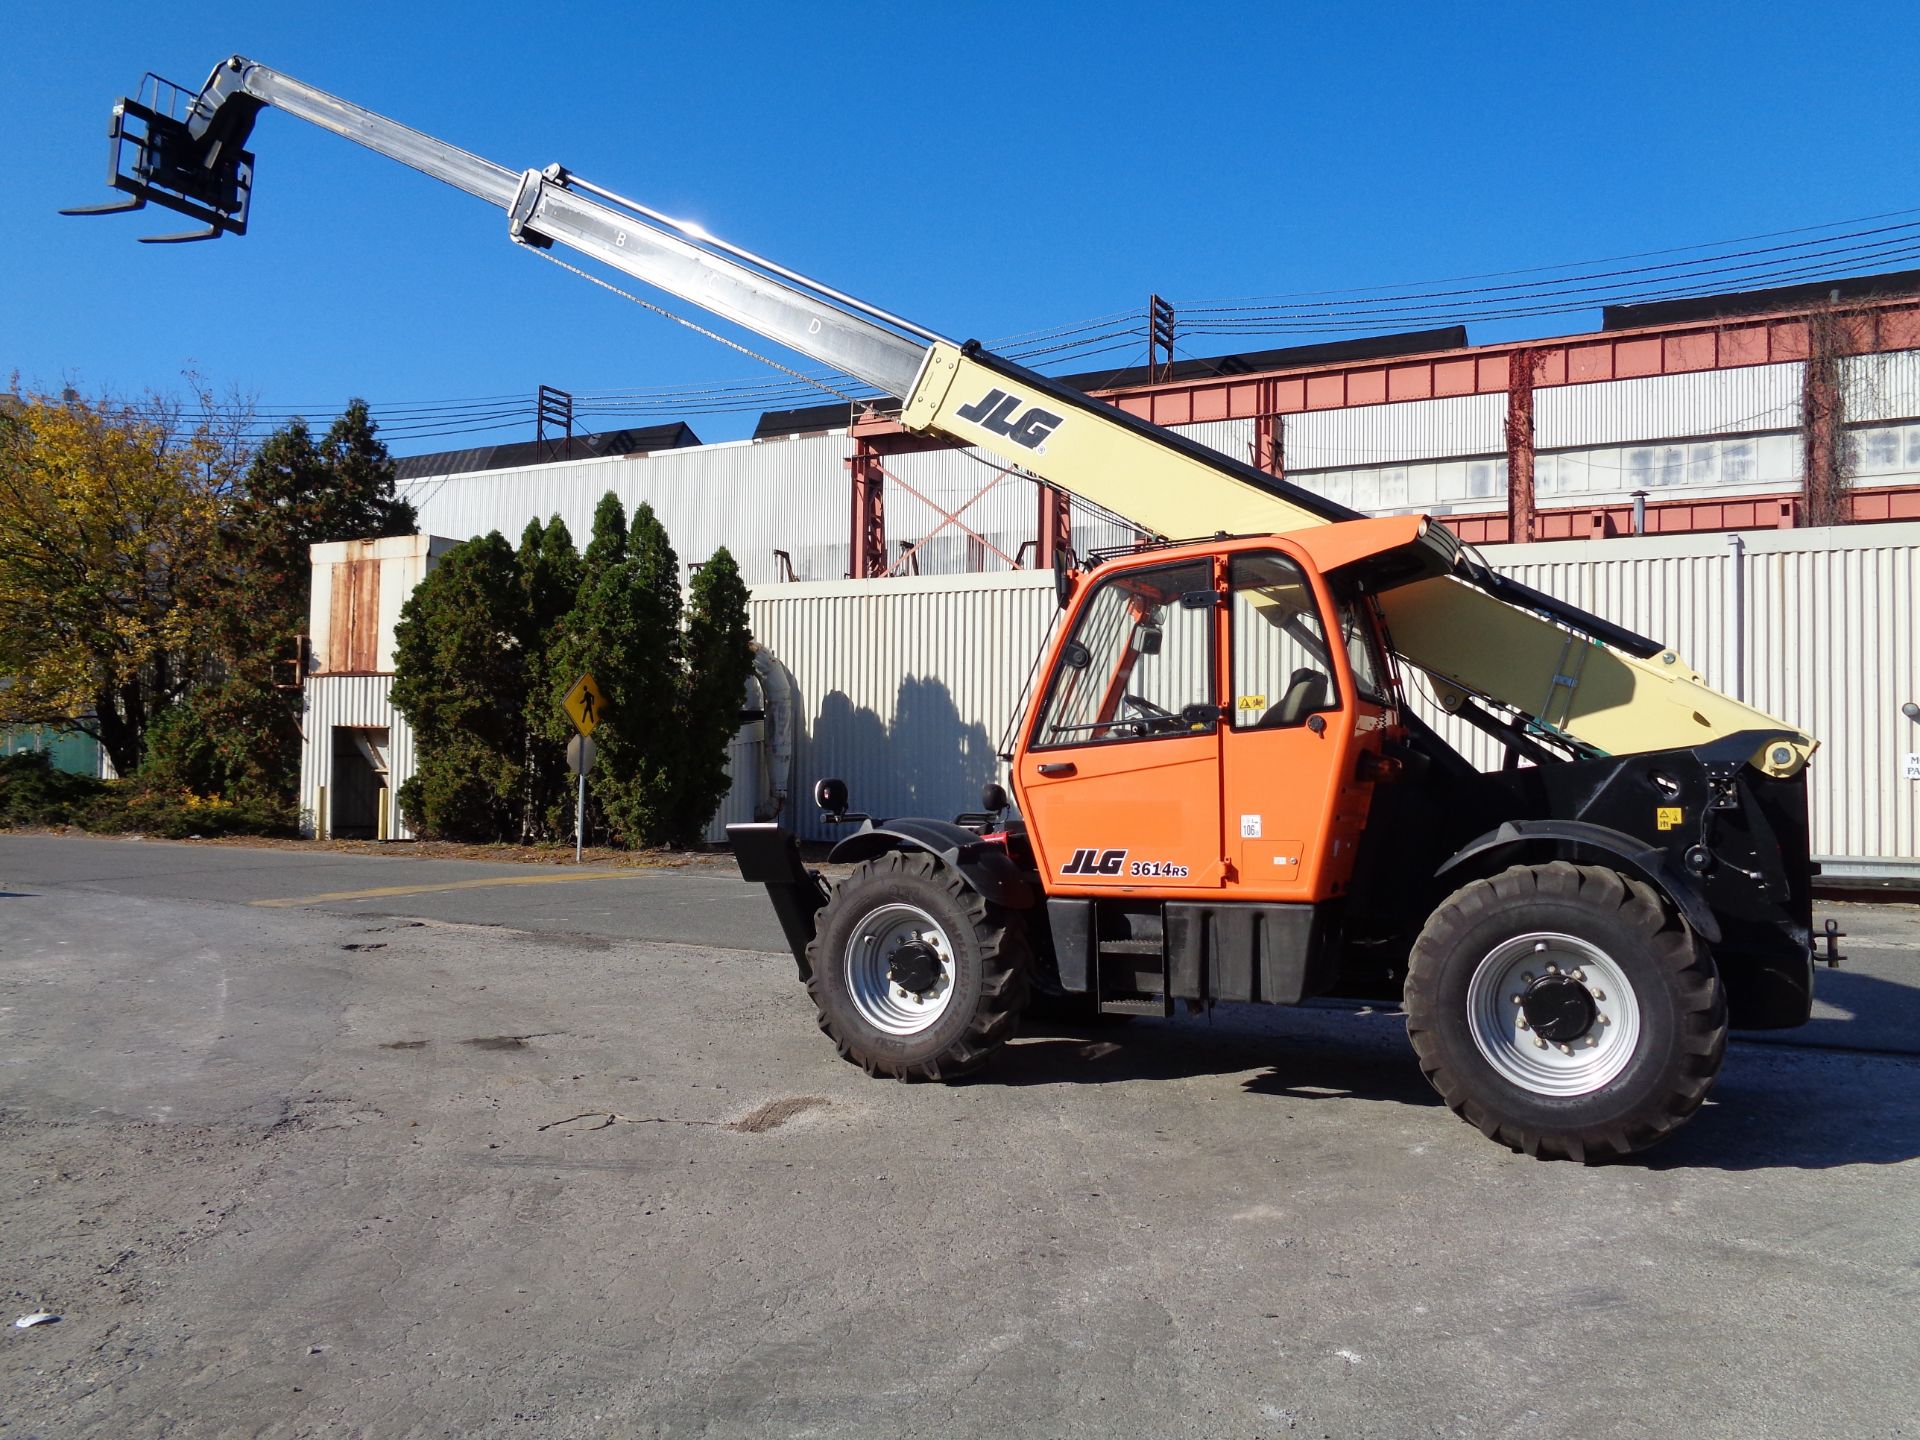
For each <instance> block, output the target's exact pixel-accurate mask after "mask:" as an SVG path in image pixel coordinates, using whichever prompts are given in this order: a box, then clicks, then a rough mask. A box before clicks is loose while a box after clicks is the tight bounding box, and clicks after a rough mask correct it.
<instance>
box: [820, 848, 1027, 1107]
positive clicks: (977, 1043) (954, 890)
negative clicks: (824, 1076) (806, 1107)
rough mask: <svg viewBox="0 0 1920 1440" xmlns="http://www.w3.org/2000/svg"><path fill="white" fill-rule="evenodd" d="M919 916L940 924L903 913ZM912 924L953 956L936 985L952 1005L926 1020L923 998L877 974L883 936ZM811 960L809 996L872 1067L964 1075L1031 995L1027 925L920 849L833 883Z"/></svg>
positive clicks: (900, 1074) (925, 1075) (1001, 1040)
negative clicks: (919, 1009) (920, 1011)
mask: <svg viewBox="0 0 1920 1440" xmlns="http://www.w3.org/2000/svg"><path fill="white" fill-rule="evenodd" d="M916 912H917V913H918V914H920V915H924V916H926V917H927V918H928V919H930V920H931V922H932V926H931V927H920V926H919V922H918V921H915V920H912V919H911V918H907V919H905V920H902V919H901V918H900V917H911V916H912V915H913V914H914V913H916ZM877 917H889V918H877ZM901 924H905V925H907V926H908V927H909V933H910V934H912V933H913V931H914V927H918V928H919V929H921V930H924V931H925V932H926V933H925V936H924V937H921V938H926V939H929V940H932V941H933V943H934V946H935V950H936V951H937V953H938V955H939V958H940V959H941V960H943V961H944V962H945V964H944V965H943V966H942V967H941V969H942V973H941V975H940V978H939V980H938V988H937V989H936V990H935V991H930V992H929V993H937V994H938V995H939V997H940V1004H941V1006H942V1007H943V1008H941V1009H940V1010H939V1012H938V1014H937V1015H934V1016H931V1017H929V1018H926V1020H925V1023H924V1024H923V1025H920V1017H918V1016H916V1015H915V1013H914V1009H915V997H913V996H911V995H909V994H907V993H905V992H904V991H903V992H898V993H895V992H893V991H892V990H891V987H890V985H889V983H888V982H886V981H885V979H884V977H882V978H879V979H876V975H875V969H876V965H877V964H878V962H877V961H876V960H874V959H871V958H869V957H871V956H873V955H874V954H875V953H876V945H877V943H878V942H877V941H876V938H875V937H876V935H881V934H889V933H890V934H895V935H897V934H899V933H901V932H900V925H901ZM935 931H937V932H938V937H937V939H936V938H935V936H934V932H935ZM807 962H808V966H809V969H810V970H811V972H812V973H811V974H810V975H809V977H808V979H807V993H808V994H809V995H811V996H812V997H813V1003H814V1007H815V1008H816V1009H817V1010H818V1011H819V1012H820V1028H821V1030H823V1031H825V1032H826V1034H827V1036H828V1037H829V1038H830V1039H831V1040H832V1041H833V1042H834V1045H835V1046H836V1047H837V1048H838V1050H839V1052H840V1056H841V1058H842V1059H844V1060H846V1061H848V1062H849V1063H851V1064H855V1065H858V1066H860V1067H861V1068H863V1069H864V1070H865V1071H866V1072H867V1073H868V1074H869V1075H888V1076H892V1077H894V1078H895V1079H899V1080H955V1079H958V1078H960V1077H961V1076H963V1075H968V1074H971V1073H972V1072H973V1071H975V1070H978V1069H979V1068H980V1067H981V1066H982V1065H984V1064H986V1063H987V1061H988V1060H989V1059H990V1058H992V1056H993V1053H994V1052H995V1051H996V1050H998V1049H999V1048H1000V1047H1001V1046H1002V1045H1004V1044H1006V1042H1007V1041H1008V1040H1011V1039H1012V1038H1013V1036H1014V1033H1015V1030H1016V1029H1017V1027H1018V1025H1019V1021H1020V1012H1021V1011H1022V1009H1023V1008H1025V1006H1026V1003H1027V967H1028V964H1029V961H1028V952H1027V941H1026V933H1025V931H1024V929H1023V928H1022V927H1021V926H1020V925H1019V924H1017V923H1015V920H1014V918H1013V917H1011V916H1010V915H1009V914H1008V913H1007V912H1006V911H1005V910H1003V909H1002V908H1001V907H1000V906H998V905H994V904H992V903H990V902H989V901H988V900H986V899H985V898H984V897H983V896H981V895H980V894H979V892H978V891H976V890H974V889H973V888H972V887H971V886H970V885H968V884H967V882H966V879H965V878H964V877H963V876H961V875H960V874H959V873H958V872H956V871H954V870H952V869H949V868H948V867H947V866H945V865H942V864H941V863H940V862H939V861H938V860H937V859H935V858H934V857H933V856H931V855H928V854H925V853H920V852H908V851H891V852H889V853H888V854H885V855H880V856H876V857H875V858H874V859H871V860H867V861H864V862H863V863H861V864H860V865H858V866H856V867H855V868H854V870H853V872H852V873H851V874H850V875H848V876H847V878H846V879H845V880H842V881H841V882H840V883H839V884H838V885H836V886H834V888H833V894H832V895H831V897H829V899H828V901H827V903H826V905H825V907H824V908H823V909H822V910H821V911H820V914H819V918H818V921H817V924H816V927H815V931H814V938H813V942H812V943H811V944H810V945H808V946H807ZM916 983H917V982H916ZM883 990H884V992H885V993H882V991H883ZM883 1020H885V1021H888V1022H890V1023H891V1025H892V1028H885V1027H883V1025H882V1024H881V1023H880V1022H881V1021H883ZM916 1025H920V1028H913V1027H915V1026H916ZM902 1032H905V1033H902Z"/></svg>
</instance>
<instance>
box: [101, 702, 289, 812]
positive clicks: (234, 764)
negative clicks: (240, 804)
mask: <svg viewBox="0 0 1920 1440" xmlns="http://www.w3.org/2000/svg"><path fill="white" fill-rule="evenodd" d="M299 772H300V732H299V731H298V729H296V728H295V727H294V725H293V724H292V723H291V715H290V710H289V706H288V702H287V696H286V692H284V691H279V690H275V689H273V688H271V687H270V686H263V685H261V684H259V683H258V682H257V681H255V680H253V679H251V678H250V677H248V676H246V675H244V674H239V675H230V676H229V677H228V678H227V679H225V680H222V681H219V682H217V683H214V684H209V685H203V686H201V687H200V688H199V689H197V690H195V691H193V692H192V693H191V694H190V695H188V696H187V698H186V699H185V700H183V701H182V702H181V703H180V704H178V705H175V706H174V707H173V708H172V709H170V710H167V711H166V712H165V713H163V714H162V715H161V716H160V718H159V719H158V720H156V721H154V723H153V724H152V725H151V726H150V727H148V731H147V754H146V758H145V759H144V760H143V761H141V764H140V769H139V771H138V772H137V773H138V775H139V777H140V779H141V780H142V781H144V782H145V783H146V784H148V785H151V786H155V787H158V788H161V789H167V790H181V791H190V792H191V793H193V794H195V795H203V796H219V797H222V798H224V799H228V800H261V799H267V800H275V801H281V802H285V801H289V800H291V799H292V792H293V788H294V785H295V783H296V782H297V780H298V777H299Z"/></svg>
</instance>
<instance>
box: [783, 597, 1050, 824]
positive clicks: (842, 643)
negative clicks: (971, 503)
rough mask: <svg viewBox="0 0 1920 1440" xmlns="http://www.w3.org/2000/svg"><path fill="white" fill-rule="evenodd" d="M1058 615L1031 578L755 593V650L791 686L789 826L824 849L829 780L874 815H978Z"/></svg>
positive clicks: (855, 804) (1048, 599) (996, 773)
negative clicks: (824, 788) (816, 788)
mask: <svg viewBox="0 0 1920 1440" xmlns="http://www.w3.org/2000/svg"><path fill="white" fill-rule="evenodd" d="M1057 613H1058V612H1057V610H1056V608H1055V604H1054V598H1053V577H1052V576H1051V575H1050V574H1045V573H1041V574H1035V573H1033V572H1031V571H1025V572H1013V573H1006V574H1000V575H978V576H951V577H941V578H921V579H902V580H887V581H857V580H856V581H843V582H841V583H839V584H827V585H760V586H755V587H754V591H753V630H754V638H756V639H757V640H759V641H761V642H762V643H763V644H765V645H767V646H768V647H770V648H771V649H772V651H773V653H774V654H776V655H778V656H779V657H780V659H781V661H782V662H783V663H784V664H785V665H786V667H787V670H788V672H789V673H790V674H791V675H792V676H793V682H794V723H795V730H796V734H795V737H794V769H793V779H792V782H791V785H790V787H789V788H790V792H791V794H792V795H793V797H794V800H793V810H792V813H791V814H790V816H789V817H788V818H789V820H790V821H791V822H792V823H793V824H795V825H796V826H797V828H798V829H799V831H800V833H801V834H802V835H805V836H808V837H809V838H813V839H823V838H827V837H828V835H829V834H830V833H831V832H830V831H829V829H828V828H827V827H824V826H822V825H821V823H820V818H819V815H818V812H816V811H815V810H814V807H813V804H812V801H811V798H810V797H811V795H812V792H813V783H814V781H816V780H818V779H821V778H823V777H825V776H828V775H837V776H839V777H840V778H842V779H844V780H845V781H846V782H847V784H848V787H849V788H850V790H851V792H852V796H853V804H854V808H856V809H858V810H866V811H871V812H873V813H875V814H882V815H884V814H893V815H945V816H952V815H955V814H958V813H959V812H961V811H963V810H972V809H975V808H977V807H978V805H979V796H980V787H981V786H982V785H983V784H985V783H986V782H987V781H989V780H994V779H998V778H1000V771H1001V767H1000V764H999V761H998V760H997V759H996V758H995V750H996V749H997V747H998V746H999V743H1000V739H1001V736H1002V735H1003V733H1004V732H1005V729H1006V725H1007V722H1008V721H1009V719H1010V718H1011V717H1012V715H1013V711H1014V708H1015V706H1016V704H1017V702H1018V700H1019V697H1020V692H1021V688H1022V685H1023V683H1024V681H1025V679H1026V676H1027V671H1028V667H1029V665H1030V664H1031V662H1032V659H1033V657H1034V656H1035V655H1037V654H1038V653H1039V651H1040V649H1041V646H1042V643H1043V641H1044V640H1045V637H1046V633H1047V628H1048V626H1049V624H1050V623H1051V622H1052V620H1053V618H1054V616H1055V615H1056V614H1057Z"/></svg>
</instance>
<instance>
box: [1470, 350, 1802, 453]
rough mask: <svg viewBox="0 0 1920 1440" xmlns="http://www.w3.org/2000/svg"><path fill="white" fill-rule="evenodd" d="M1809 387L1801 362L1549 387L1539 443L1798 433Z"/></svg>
mask: <svg viewBox="0 0 1920 1440" xmlns="http://www.w3.org/2000/svg"><path fill="white" fill-rule="evenodd" d="M1805 382H1806V366H1804V365H1802V364H1801V363H1799V362H1798V361H1793V362H1791V363H1789V364H1784V365H1746V366H1742V367H1740V368H1739V369H1735V370H1696V371H1691V372H1689V373H1687V374H1683V375H1647V376H1642V377H1641V378H1639V379H1635V380H1596V381H1593V382H1590V383H1588V384H1584V385H1547V386H1542V387H1541V388H1540V389H1538V390H1536V391H1535V392H1534V396H1533V435H1534V444H1535V445H1536V446H1538V447H1539V448H1540V449H1542V450H1557V449H1561V448H1566V447H1573V446H1581V445H1621V444H1626V443H1629V442H1631V441H1635V440H1666V439H1672V438H1675V437H1682V436H1693V435H1732V434H1746V433H1751V432H1758V431H1763V430H1791V429H1793V428H1794V427H1795V426H1797V425H1798V424H1799V423H1800V390H1801V387H1802V386H1803V385H1804V384H1805ZM1496 398H1499V397H1496Z"/></svg>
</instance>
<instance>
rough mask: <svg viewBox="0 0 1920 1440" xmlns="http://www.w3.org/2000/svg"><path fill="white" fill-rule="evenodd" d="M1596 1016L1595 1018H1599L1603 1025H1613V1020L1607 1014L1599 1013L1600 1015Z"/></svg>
mask: <svg viewBox="0 0 1920 1440" xmlns="http://www.w3.org/2000/svg"><path fill="white" fill-rule="evenodd" d="M1594 1018H1595V1019H1597V1020H1599V1022H1600V1023H1601V1024H1602V1025H1611V1024H1612V1023H1613V1021H1611V1020H1609V1019H1608V1018H1607V1017H1606V1016H1604V1015H1598V1016H1595V1017H1594Z"/></svg>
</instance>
